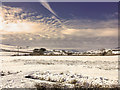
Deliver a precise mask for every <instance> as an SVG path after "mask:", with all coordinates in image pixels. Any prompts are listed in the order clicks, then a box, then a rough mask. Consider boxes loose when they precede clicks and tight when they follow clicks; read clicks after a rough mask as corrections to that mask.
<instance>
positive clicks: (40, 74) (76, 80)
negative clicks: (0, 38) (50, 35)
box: [0, 56, 118, 88]
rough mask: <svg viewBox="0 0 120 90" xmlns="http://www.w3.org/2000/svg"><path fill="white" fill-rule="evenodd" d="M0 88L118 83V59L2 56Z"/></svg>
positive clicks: (101, 57) (107, 84) (0, 57)
mask: <svg viewBox="0 0 120 90" xmlns="http://www.w3.org/2000/svg"><path fill="white" fill-rule="evenodd" d="M0 62H1V66H2V67H1V69H0V74H1V81H0V82H1V83H0V88H34V87H35V84H36V83H49V84H52V83H62V84H64V85H68V86H69V87H73V85H74V84H81V85H85V86H89V85H90V84H94V85H97V84H99V85H101V86H103V87H104V86H111V85H117V84H118V56H0Z"/></svg>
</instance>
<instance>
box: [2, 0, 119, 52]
mask: <svg viewBox="0 0 120 90" xmlns="http://www.w3.org/2000/svg"><path fill="white" fill-rule="evenodd" d="M0 20H1V21H2V22H1V23H0V32H1V37H0V38H1V40H2V44H9V45H19V46H34V47H45V48H49V49H77V50H92V49H101V48H116V47H117V46H118V3H117V2H49V3H40V2H34V3H33V2H26V3H25V2H6V3H5V2H4V3H2V13H1V14H0Z"/></svg>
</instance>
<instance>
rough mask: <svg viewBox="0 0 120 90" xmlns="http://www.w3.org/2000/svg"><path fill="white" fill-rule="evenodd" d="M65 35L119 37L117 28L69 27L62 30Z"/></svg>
mask: <svg viewBox="0 0 120 90" xmlns="http://www.w3.org/2000/svg"><path fill="white" fill-rule="evenodd" d="M61 33H63V34H64V35H68V36H73V37H74V36H77V37H117V36H118V29H117V28H104V29H103V28H101V29H67V30H63V31H61Z"/></svg>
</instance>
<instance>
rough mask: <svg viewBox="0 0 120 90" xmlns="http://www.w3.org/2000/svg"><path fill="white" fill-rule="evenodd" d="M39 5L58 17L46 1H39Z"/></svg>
mask: <svg viewBox="0 0 120 90" xmlns="http://www.w3.org/2000/svg"><path fill="white" fill-rule="evenodd" d="M40 3H41V4H42V5H43V6H44V7H45V8H46V9H47V10H49V11H50V12H51V13H52V14H54V15H55V16H57V17H58V15H57V14H56V13H55V11H53V9H52V8H51V7H50V5H49V4H48V2H47V1H46V0H40Z"/></svg>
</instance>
